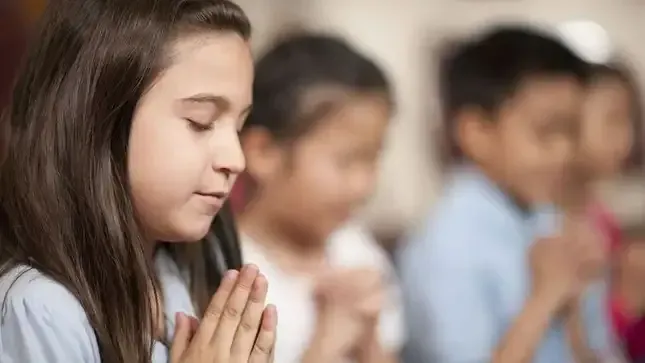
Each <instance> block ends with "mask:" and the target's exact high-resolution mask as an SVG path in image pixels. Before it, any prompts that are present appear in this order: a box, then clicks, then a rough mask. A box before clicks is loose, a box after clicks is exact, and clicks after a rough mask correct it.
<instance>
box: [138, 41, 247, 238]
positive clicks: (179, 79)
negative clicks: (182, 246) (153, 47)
mask: <svg viewBox="0 0 645 363" xmlns="http://www.w3.org/2000/svg"><path fill="white" fill-rule="evenodd" d="M170 53H171V60H172V65H171V66H170V67H169V68H168V69H167V70H166V71H165V72H164V73H163V74H162V75H161V77H159V79H158V80H157V81H156V82H155V83H154V85H153V86H152V88H151V89H150V90H149V92H147V93H146V95H145V96H144V97H143V98H142V99H141V100H140V102H139V105H138V107H137V110H136V112H135V116H134V119H133V122H132V129H131V135H130V144H129V150H128V169H129V176H130V183H131V186H132V193H133V196H134V203H135V207H136V209H137V213H138V217H139V218H140V219H141V222H142V224H143V225H144V227H145V232H146V233H147V235H148V236H149V238H150V240H152V241H166V242H183V241H197V240H199V239H201V238H202V237H204V235H206V233H207V231H208V229H209V227H210V224H211V222H212V221H213V218H214V217H215V215H216V214H217V212H218V211H219V208H220V207H221V206H222V204H223V202H224V201H225V199H226V197H227V196H228V193H229V192H230V190H231V186H232V185H233V183H234V182H235V179H236V178H237V176H238V175H239V173H241V172H242V171H243V170H244V167H245V163H244V156H243V155H242V150H241V147H240V144H239V139H238V136H237V133H238V131H239V130H240V128H241V127H242V125H243V123H244V120H245V118H246V115H247V113H248V111H249V108H250V105H251V98H252V96H251V84H252V79H253V63H252V58H251V54H250V50H249V47H248V44H247V43H246V42H245V41H244V40H243V39H242V38H240V37H239V36H237V35H235V34H233V33H223V34H222V33H215V34H209V35H202V36H193V37H191V38H188V39H184V40H181V41H179V42H177V43H176V44H174V46H173V47H172V50H171V52H170ZM204 75H208V76H207V77H205V76H204Z"/></svg>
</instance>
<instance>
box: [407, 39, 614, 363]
mask: <svg viewBox="0 0 645 363" xmlns="http://www.w3.org/2000/svg"><path fill="white" fill-rule="evenodd" d="M587 70H588V67H587V64H586V63H585V62H584V61H583V60H581V59H579V58H578V57H577V56H576V55H575V54H573V53H572V52H571V51H570V50H569V49H567V48H566V47H565V46H564V45H562V44H561V43H560V42H559V41H557V40H555V39H553V38H550V37H548V36H545V35H542V34H540V33H538V32H536V31H534V30H531V29H526V28H521V27H501V28H497V29H494V30H492V31H489V32H486V33H485V34H483V35H482V36H480V37H477V38H476V39H473V40H468V41H466V42H465V43H463V44H461V45H458V46H456V47H455V49H454V51H453V52H452V54H450V55H449V57H447V59H446V61H445V64H444V67H443V69H442V70H441V76H442V77H444V78H443V80H442V82H441V83H442V88H441V92H442V97H443V105H444V110H445V116H446V122H447V126H446V127H448V128H449V130H450V136H451V138H452V141H453V142H455V143H456V145H457V146H458V147H459V149H460V151H461V152H462V154H463V155H464V156H465V160H464V164H465V165H463V167H462V168H463V170H460V171H457V172H456V173H454V174H452V175H451V177H450V178H448V185H447V186H446V188H445V192H444V195H443V196H442V198H441V199H440V200H439V202H438V204H437V206H436V208H435V209H434V210H433V211H432V213H430V214H429V215H428V217H427V223H426V225H425V226H424V227H423V228H422V230H421V231H420V232H419V233H418V234H417V235H416V237H414V238H413V239H412V240H411V241H410V242H409V243H408V244H407V245H406V246H405V247H404V251H403V252H402V253H401V256H400V260H399V267H400V269H401V273H402V275H401V279H402V282H403V290H404V296H405V302H406V314H407V317H408V319H407V322H408V324H409V325H410V328H411V329H410V334H409V337H410V344H409V346H408V349H406V358H407V359H408V362H409V363H425V362H435V363H457V362H459V363H461V362H493V363H502V362H512V363H519V362H522V363H528V362H534V363H554V362H558V363H573V362H590V361H592V359H596V358H599V359H604V358H605V356H606V355H608V354H609V352H610V351H611V350H612V348H613V347H612V346H611V344H610V339H609V329H610V327H609V320H608V316H607V315H608V314H607V310H606V309H605V308H604V304H603V302H604V301H606V291H605V290H604V285H603V283H602V281H600V280H598V279H597V278H596V273H597V271H589V273H588V274H584V275H579V274H578V272H579V271H580V266H582V265H583V264H586V263H587V262H588V260H591V259H592V257H594V256H596V254H597V253H598V251H599V250H600V248H601V247H602V246H601V245H600V244H595V245H592V244H586V245H584V246H583V245H580V244H578V243H577V241H576V240H574V239H571V238H564V237H556V236H557V235H558V234H559V232H561V231H560V230H559V228H558V226H557V219H558V218H557V217H558V216H559V214H560V213H556V212H554V211H553V209H552V208H551V207H548V206H549V205H553V204H554V203H555V202H556V201H559V200H560V197H561V194H562V191H563V187H564V185H563V181H564V179H565V175H566V172H567V171H568V168H569V167H570V165H571V162H572V160H573V156H574V151H575V145H576V141H577V136H578V133H577V131H578V129H579V127H580V109H581V107H582V103H583V101H584V95H585V84H586V80H587V73H588V72H587ZM590 247H594V248H590Z"/></svg>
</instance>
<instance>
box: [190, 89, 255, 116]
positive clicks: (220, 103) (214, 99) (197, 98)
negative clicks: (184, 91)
mask: <svg viewBox="0 0 645 363" xmlns="http://www.w3.org/2000/svg"><path fill="white" fill-rule="evenodd" d="M182 101H185V102H196V103H210V104H213V105H215V106H216V107H218V108H222V109H227V108H229V107H230V106H231V101H230V100H229V99H228V98H226V97H223V96H216V95H213V94H210V93H199V94H196V95H193V96H190V97H186V98H183V99H182ZM252 107H253V105H248V106H246V108H244V110H243V111H242V113H241V114H242V115H245V114H248V113H249V112H250V111H251V108H252Z"/></svg>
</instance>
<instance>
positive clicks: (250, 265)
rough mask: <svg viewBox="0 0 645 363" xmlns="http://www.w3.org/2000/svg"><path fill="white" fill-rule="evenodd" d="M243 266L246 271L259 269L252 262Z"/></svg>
mask: <svg viewBox="0 0 645 363" xmlns="http://www.w3.org/2000/svg"><path fill="white" fill-rule="evenodd" d="M244 268H245V270H246V271H259V270H260V269H259V268H258V266H256V265H254V264H252V263H251V264H248V265H246V266H244Z"/></svg>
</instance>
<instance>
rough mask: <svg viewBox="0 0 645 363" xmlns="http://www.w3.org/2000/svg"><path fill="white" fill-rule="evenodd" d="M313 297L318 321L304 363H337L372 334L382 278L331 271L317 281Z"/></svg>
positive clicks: (363, 271) (356, 271) (366, 272)
mask: <svg viewBox="0 0 645 363" xmlns="http://www.w3.org/2000/svg"><path fill="white" fill-rule="evenodd" d="M314 294H315V298H316V302H317V304H318V320H317V325H316V332H315V334H314V338H313V340H312V343H311V345H310V348H309V350H308V351H307V353H306V354H305V359H303V361H304V362H306V363H312V362H316V363H318V362H330V361H339V360H342V359H343V358H346V357H348V356H350V355H352V354H353V353H354V352H355V351H356V349H357V346H358V345H359V344H360V343H361V342H363V341H365V336H366V335H368V334H371V333H372V330H373V327H374V325H375V322H376V321H377V319H378V316H379V313H380V311H381V309H382V305H383V298H384V289H383V283H382V278H381V274H380V273H379V272H378V271H374V270H367V269H342V270H335V271H330V272H328V273H325V274H323V275H321V276H320V277H319V279H318V281H317V284H316V288H315V290H314Z"/></svg>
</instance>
